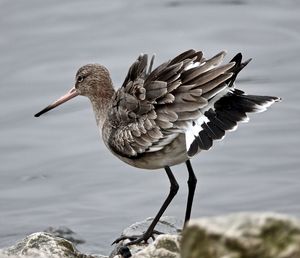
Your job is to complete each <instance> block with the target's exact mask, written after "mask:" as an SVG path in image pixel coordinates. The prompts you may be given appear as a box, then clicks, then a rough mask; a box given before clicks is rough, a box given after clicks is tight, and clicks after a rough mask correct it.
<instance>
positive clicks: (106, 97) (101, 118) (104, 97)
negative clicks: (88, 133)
mask: <svg viewBox="0 0 300 258" xmlns="http://www.w3.org/2000/svg"><path fill="white" fill-rule="evenodd" d="M114 93H115V90H114V89H113V88H110V89H107V90H106V91H101V95H99V96H95V97H92V98H89V99H90V101H91V103H92V106H93V110H94V113H95V118H96V122H97V125H98V127H99V128H100V129H102V126H103V124H104V122H105V119H106V117H107V113H108V109H109V107H110V105H111V101H112V97H113V95H114Z"/></svg>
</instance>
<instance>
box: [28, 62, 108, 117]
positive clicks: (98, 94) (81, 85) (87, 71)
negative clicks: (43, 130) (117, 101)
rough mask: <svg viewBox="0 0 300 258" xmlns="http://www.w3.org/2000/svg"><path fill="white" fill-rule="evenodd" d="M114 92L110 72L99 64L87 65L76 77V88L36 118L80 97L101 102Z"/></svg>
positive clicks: (36, 115) (39, 113) (80, 69)
mask: <svg viewBox="0 0 300 258" xmlns="http://www.w3.org/2000/svg"><path fill="white" fill-rule="evenodd" d="M112 92H113V87H112V82H111V79H110V75H109V72H108V70H107V69H106V68H105V67H104V66H102V65H99V64H87V65H84V66H82V67H81V68H79V70H78V71H77V73H76V77H75V86H74V87H73V88H71V89H70V90H69V91H68V93H67V94H65V95H64V96H62V97H60V98H59V99H57V100H56V101H54V102H53V103H52V104H50V105H49V106H47V107H46V108H44V109H43V110H41V111H40V112H38V113H37V114H35V115H34V116H35V117H39V116H40V115H42V114H44V113H46V112H48V111H49V110H51V109H53V108H55V107H57V106H59V105H61V104H63V103H65V102H66V101H68V100H70V99H72V98H74V97H76V96H78V95H82V96H86V97H88V98H89V99H90V100H91V101H101V99H103V98H108V97H111V95H112Z"/></svg>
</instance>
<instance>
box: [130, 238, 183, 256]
mask: <svg viewBox="0 0 300 258" xmlns="http://www.w3.org/2000/svg"><path fill="white" fill-rule="evenodd" d="M180 238H181V237H180V236H179V235H160V236H158V237H157V238H156V240H155V241H154V242H153V243H151V244H150V245H148V246H147V247H146V248H144V249H143V250H141V251H139V252H137V253H135V254H134V255H133V256H132V258H180Z"/></svg>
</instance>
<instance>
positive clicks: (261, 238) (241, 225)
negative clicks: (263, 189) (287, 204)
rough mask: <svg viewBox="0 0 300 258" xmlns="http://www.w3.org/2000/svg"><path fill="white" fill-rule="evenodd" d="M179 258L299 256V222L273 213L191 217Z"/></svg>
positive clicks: (293, 257) (294, 257)
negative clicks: (192, 218)
mask: <svg viewBox="0 0 300 258" xmlns="http://www.w3.org/2000/svg"><path fill="white" fill-rule="evenodd" d="M181 257H182V258H201V257H205V258H212V257H213V258H221V257H222V258H225V257H226V258H261V257H263V258H300V221H299V220H297V219H295V218H292V217H290V216H285V215H279V214H274V213H260V214H258V213H240V214H233V215H227V216H219V217H210V218H201V219H194V220H191V221H190V222H189V223H188V225H187V227H186V228H185V230H184V231H183V235H182V243H181Z"/></svg>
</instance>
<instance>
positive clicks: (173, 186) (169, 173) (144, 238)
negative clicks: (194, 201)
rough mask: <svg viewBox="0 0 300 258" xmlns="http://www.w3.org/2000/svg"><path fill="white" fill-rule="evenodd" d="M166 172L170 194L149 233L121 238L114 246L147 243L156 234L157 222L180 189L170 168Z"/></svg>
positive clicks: (166, 168)
mask: <svg viewBox="0 0 300 258" xmlns="http://www.w3.org/2000/svg"><path fill="white" fill-rule="evenodd" d="M165 170H166V173H167V176H168V178H169V181H170V192H169V194H168V196H167V198H166V200H165V201H164V203H163V205H162V206H161V208H160V210H159V211H158V213H157V214H156V216H155V218H154V219H153V221H152V222H151V224H150V226H149V228H148V229H147V231H146V232H145V233H144V234H143V235H142V236H128V237H127V236H121V237H119V238H118V239H117V240H115V241H114V242H113V244H114V243H118V242H120V241H121V240H124V239H130V240H132V241H131V242H129V243H128V244H127V245H132V244H137V243H140V242H142V241H145V242H146V241H147V240H148V239H149V238H151V237H152V236H153V233H155V230H154V228H155V226H156V224H157V222H158V221H159V219H160V218H161V216H162V215H163V213H164V212H165V210H166V209H167V207H168V206H169V204H170V203H171V201H172V200H173V198H174V196H175V195H176V193H177V192H178V189H179V185H178V183H177V181H176V179H175V177H174V175H173V173H172V171H171V169H170V167H165Z"/></svg>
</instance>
